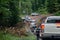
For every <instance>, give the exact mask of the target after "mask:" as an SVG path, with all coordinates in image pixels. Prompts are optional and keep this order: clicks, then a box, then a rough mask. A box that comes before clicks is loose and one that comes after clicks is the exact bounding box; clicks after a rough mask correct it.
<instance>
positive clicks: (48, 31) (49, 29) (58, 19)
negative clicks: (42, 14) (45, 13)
mask: <svg viewBox="0 0 60 40" xmlns="http://www.w3.org/2000/svg"><path fill="white" fill-rule="evenodd" d="M41 30H42V32H41V33H40V34H41V37H42V38H60V16H49V17H47V18H46V20H45V22H44V23H42V24H41Z"/></svg>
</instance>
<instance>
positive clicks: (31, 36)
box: [0, 31, 36, 40]
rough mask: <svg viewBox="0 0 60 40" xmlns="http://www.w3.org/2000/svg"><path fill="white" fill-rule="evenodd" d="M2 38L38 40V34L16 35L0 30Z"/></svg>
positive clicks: (6, 39) (0, 38) (3, 39)
mask: <svg viewBox="0 0 60 40" xmlns="http://www.w3.org/2000/svg"><path fill="white" fill-rule="evenodd" d="M0 40H36V36H34V35H32V34H29V36H21V37H19V36H15V35H12V34H9V33H6V34H5V33H4V32H2V31H0Z"/></svg>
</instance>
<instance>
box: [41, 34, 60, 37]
mask: <svg viewBox="0 0 60 40" xmlns="http://www.w3.org/2000/svg"><path fill="white" fill-rule="evenodd" d="M41 37H42V38H60V34H53V33H43V34H42V36H41Z"/></svg>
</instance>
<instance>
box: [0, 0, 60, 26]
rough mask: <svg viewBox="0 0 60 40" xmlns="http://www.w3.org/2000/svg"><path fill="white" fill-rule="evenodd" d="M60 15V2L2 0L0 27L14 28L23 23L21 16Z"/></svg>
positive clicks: (47, 0) (54, 0) (0, 4)
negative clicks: (32, 14)
mask: <svg viewBox="0 0 60 40" xmlns="http://www.w3.org/2000/svg"><path fill="white" fill-rule="evenodd" d="M33 12H37V13H39V14H54V15H58V16H59V15H60V0H0V26H1V25H2V26H13V25H15V24H16V23H17V22H19V21H22V19H21V18H20V15H26V14H28V15H30V14H31V13H33Z"/></svg>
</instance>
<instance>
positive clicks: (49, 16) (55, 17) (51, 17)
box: [47, 16, 60, 18]
mask: <svg viewBox="0 0 60 40" xmlns="http://www.w3.org/2000/svg"><path fill="white" fill-rule="evenodd" d="M47 18H60V16H49V17H47Z"/></svg>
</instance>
